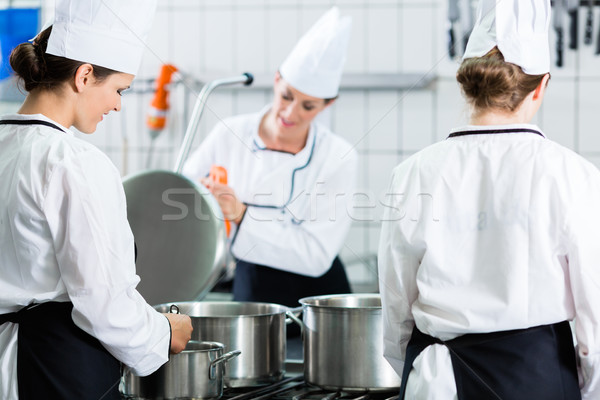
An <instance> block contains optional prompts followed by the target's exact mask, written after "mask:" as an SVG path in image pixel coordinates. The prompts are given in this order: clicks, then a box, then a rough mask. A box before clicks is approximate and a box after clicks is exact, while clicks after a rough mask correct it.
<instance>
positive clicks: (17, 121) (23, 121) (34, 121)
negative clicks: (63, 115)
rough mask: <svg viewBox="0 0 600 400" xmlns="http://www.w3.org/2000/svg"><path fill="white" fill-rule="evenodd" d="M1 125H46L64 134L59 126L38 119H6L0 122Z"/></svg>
mask: <svg viewBox="0 0 600 400" xmlns="http://www.w3.org/2000/svg"><path fill="white" fill-rule="evenodd" d="M0 125H44V126H49V127H50V128H54V129H56V130H59V131H61V132H64V131H63V130H62V129H61V128H59V127H58V125H55V124H53V123H51V122H47V121H40V120H37V119H4V120H1V121H0Z"/></svg>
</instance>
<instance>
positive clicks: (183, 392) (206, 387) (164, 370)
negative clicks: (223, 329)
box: [120, 340, 240, 399]
mask: <svg viewBox="0 0 600 400" xmlns="http://www.w3.org/2000/svg"><path fill="white" fill-rule="evenodd" d="M223 349H224V346H223V344H222V343H218V342H198V341H194V340H190V341H189V342H188V344H187V345H186V347H185V349H184V350H183V351H182V352H181V353H179V354H171V356H170V357H169V361H167V362H166V363H165V364H164V365H163V366H161V367H160V368H159V369H158V370H157V371H156V372H154V373H152V374H150V375H148V376H143V377H140V376H135V375H133V373H131V371H130V370H129V369H127V370H125V371H124V373H123V376H122V379H121V388H120V390H121V393H122V394H124V395H125V396H127V397H134V398H143V399H218V398H220V397H221V395H222V394H223V376H224V374H225V371H226V368H227V367H226V366H225V364H226V363H227V362H229V361H230V360H232V359H234V358H235V357H237V356H239V355H240V351H238V350H234V351H230V352H228V353H226V354H223Z"/></svg>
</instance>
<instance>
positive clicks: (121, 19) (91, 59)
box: [46, 0, 156, 75]
mask: <svg viewBox="0 0 600 400" xmlns="http://www.w3.org/2000/svg"><path fill="white" fill-rule="evenodd" d="M155 10H156V0H56V8H55V16H54V23H53V26H52V33H51V34H50V38H49V39H48V47H47V48H46V53H48V54H52V55H55V56H60V57H65V58H69V59H71V60H76V61H81V62H86V63H90V64H95V65H99V66H101V67H105V68H110V69H112V70H115V71H119V72H125V73H128V74H133V75H135V74H136V73H137V70H138V68H139V65H140V62H141V60H142V54H143V52H144V41H145V39H146V36H147V35H148V32H149V31H150V27H151V25H152V19H153V17H154V12H155Z"/></svg>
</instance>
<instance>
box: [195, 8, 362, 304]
mask: <svg viewBox="0 0 600 400" xmlns="http://www.w3.org/2000/svg"><path fill="white" fill-rule="evenodd" d="M350 28H351V20H350V17H340V15H339V10H338V9H337V8H336V7H334V8H332V9H330V10H329V11H328V12H326V13H325V14H324V15H323V16H322V17H321V18H320V19H319V20H318V21H317V22H316V23H315V24H314V25H313V26H312V27H311V28H310V30H309V31H308V32H306V34H305V35H304V36H303V37H302V38H301V39H300V41H299V42H298V43H297V45H296V46H295V48H294V49H293V50H292V52H291V53H290V54H289V56H288V57H287V58H286V60H285V61H284V62H283V63H282V64H281V67H280V68H279V71H278V72H277V73H276V74H275V80H274V98H273V102H272V103H271V104H269V105H267V106H265V107H264V108H263V109H262V110H260V111H259V112H257V113H253V114H247V115H239V116H235V117H231V118H227V119H225V120H223V121H222V122H220V123H219V124H218V125H217V126H216V127H215V128H214V129H213V130H212V131H211V132H210V134H209V135H208V137H207V138H206V139H205V140H204V141H203V142H202V143H201V144H200V147H198V149H197V150H196V151H195V152H194V153H193V154H192V156H191V157H190V159H189V160H188V161H187V163H186V164H185V166H184V168H183V173H184V174H185V175H187V176H188V177H189V178H190V179H193V180H195V181H201V182H202V184H204V185H205V186H206V187H207V188H208V189H209V190H210V191H211V192H212V194H213V195H214V196H215V197H216V199H217V200H218V202H219V204H220V206H221V209H222V211H223V215H224V216H225V218H226V219H228V220H231V221H232V222H233V223H234V224H233V225H234V231H232V235H231V252H232V254H233V256H234V257H235V259H236V260H237V265H236V271H235V277H234V282H233V294H234V299H235V300H237V301H265V302H273V303H278V304H284V305H288V306H297V305H298V299H300V298H302V297H305V296H311V295H318V294H329V293H348V292H350V285H349V283H348V279H347V277H346V273H345V270H344V267H343V265H342V263H341V262H340V260H339V258H338V257H337V255H338V252H339V251H340V249H341V247H342V245H343V243H344V239H345V237H346V234H347V233H348V229H349V228H350V223H351V219H350V210H348V207H349V205H350V202H351V200H352V195H353V193H354V190H355V181H356V174H357V154H356V152H355V150H353V149H352V147H351V146H350V145H349V144H348V143H347V142H346V141H345V140H344V139H342V138H341V137H339V136H337V135H336V134H334V133H333V132H331V131H330V130H329V129H328V128H326V127H325V126H323V125H321V124H319V123H317V122H315V121H314V119H315V117H316V116H317V115H318V114H319V113H320V112H322V111H323V110H325V109H326V108H328V107H330V106H331V105H332V104H333V103H334V102H335V99H336V98H337V96H338V88H339V83H340V79H341V76H342V69H343V65H344V61H345V56H346V49H347V47H348V42H349V38H350ZM212 165H220V166H223V167H225V168H226V169H227V172H228V184H227V185H225V184H220V183H218V182H214V181H213V180H211V179H209V178H206V177H207V175H208V174H209V171H210V168H211V166H212Z"/></svg>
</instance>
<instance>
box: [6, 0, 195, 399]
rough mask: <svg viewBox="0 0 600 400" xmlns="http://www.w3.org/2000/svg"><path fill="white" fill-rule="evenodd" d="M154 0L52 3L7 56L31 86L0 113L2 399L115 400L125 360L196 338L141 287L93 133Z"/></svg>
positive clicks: (150, 367)
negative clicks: (38, 26)
mask: <svg viewBox="0 0 600 400" xmlns="http://www.w3.org/2000/svg"><path fill="white" fill-rule="evenodd" d="M155 8H156V3H155V2H154V1H149V0H129V1H118V0H102V1H100V0H93V1H85V2H82V1H77V0H57V1H56V14H55V20H54V24H53V25H52V26H51V27H50V28H47V29H45V30H44V31H42V32H41V33H40V34H39V35H38V36H37V37H36V38H35V39H34V40H33V42H32V43H29V42H27V43H23V44H21V45H19V46H18V47H17V48H15V49H14V51H13V52H12V54H11V58H10V63H11V66H12V68H13V69H14V71H15V72H16V74H17V75H18V76H19V77H20V79H21V81H22V83H23V84H24V88H25V90H26V91H27V92H28V95H27V98H26V99H25V102H24V103H23V105H22V106H21V108H20V109H19V111H18V112H17V113H16V114H13V115H5V116H2V117H1V118H0V176H1V177H2V179H0V368H1V370H0V398H2V399H17V398H18V399H21V400H23V399H89V400H97V399H100V398H102V399H119V398H120V395H119V391H118V383H119V380H120V368H121V365H120V362H122V363H123V364H125V365H127V366H129V367H130V368H132V370H133V371H134V372H135V373H136V374H139V375H147V374H150V373H152V372H153V371H155V370H156V369H158V368H159V367H160V366H161V365H162V364H163V363H165V362H166V361H167V360H168V358H169V352H173V353H176V352H179V351H181V350H183V348H184V347H185V345H186V343H187V341H188V340H189V338H190V336H191V331H192V326H191V321H190V319H189V317H188V316H183V315H177V314H167V315H162V314H160V313H158V312H156V311H155V310H154V309H153V308H152V307H151V306H150V305H148V304H147V303H146V302H145V301H144V299H143V298H142V296H141V295H140V294H139V293H138V292H137V291H136V289H135V287H136V285H137V284H138V282H139V277H138V276H137V275H136V274H135V264H134V243H133V236H132V233H131V230H130V228H129V225H128V222H127V216H126V206H125V196H124V192H123V187H122V184H121V177H120V175H119V172H118V170H117V169H116V168H115V166H114V165H113V164H112V163H111V161H110V160H109V159H108V157H107V156H106V155H104V154H103V153H102V152H100V151H99V150H98V149H97V148H96V147H94V146H93V145H91V144H89V143H87V142H85V141H82V140H80V139H77V138H75V136H74V135H73V132H72V131H70V130H69V128H70V127H75V128H77V129H78V130H79V131H81V132H84V133H87V134H91V133H93V132H94V131H95V130H96V126H97V124H98V123H99V122H100V121H101V120H102V118H103V116H104V115H107V114H108V113H109V112H111V111H119V110H120V108H121V93H122V92H123V91H124V90H126V89H127V88H128V87H129V85H130V84H131V81H132V80H133V78H134V74H135V73H136V71H137V68H138V66H139V63H140V60H141V57H142V53H143V50H144V49H143V42H142V41H141V39H140V38H144V37H145V36H146V34H147V33H148V31H149V29H150V26H151V21H152V18H153V15H154V10H155Z"/></svg>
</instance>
